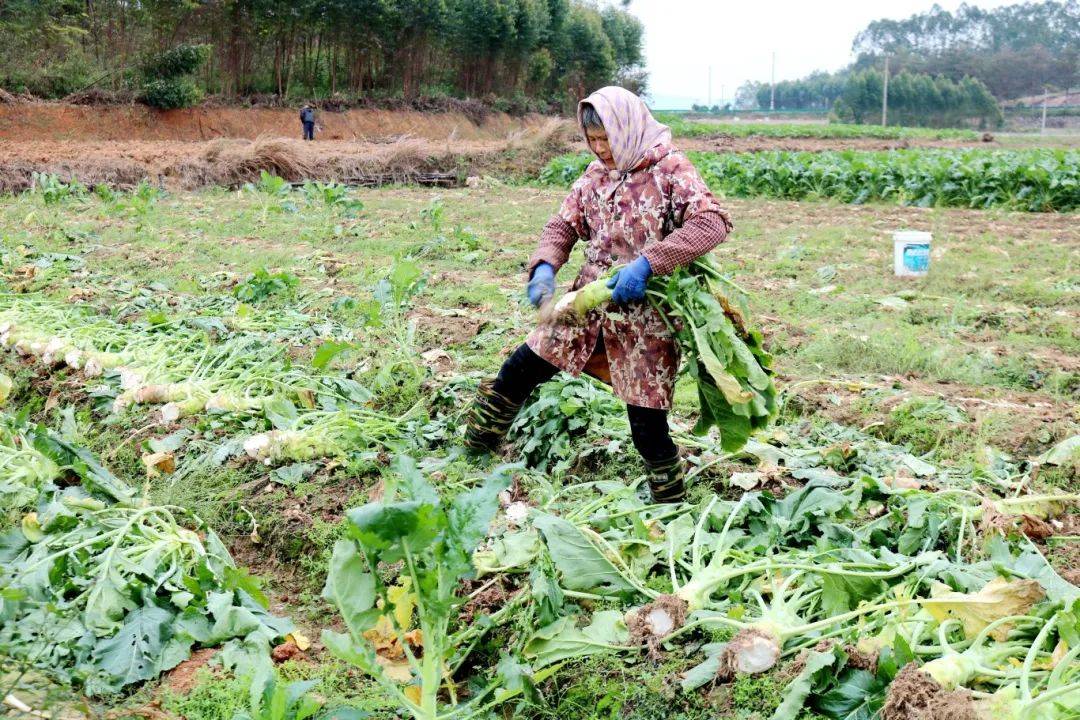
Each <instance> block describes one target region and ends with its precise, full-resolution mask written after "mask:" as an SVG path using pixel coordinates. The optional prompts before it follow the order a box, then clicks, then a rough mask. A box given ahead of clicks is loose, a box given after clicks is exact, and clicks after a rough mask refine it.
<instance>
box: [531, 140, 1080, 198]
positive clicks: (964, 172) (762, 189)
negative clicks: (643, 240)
mask: <svg viewBox="0 0 1080 720" xmlns="http://www.w3.org/2000/svg"><path fill="white" fill-rule="evenodd" d="M689 155H690V158H691V160H693V162H694V164H695V165H696V166H697V168H698V170H699V171H700V172H701V174H702V176H703V177H704V178H705V180H706V182H707V183H708V184H709V187H710V188H712V190H713V191H714V192H716V193H718V194H720V195H722V196H725V197H764V198H779V199H785V200H836V201H838V202H845V203H871V202H885V203H895V204H898V205H914V206H917V207H968V208H984V209H989V208H1002V209H1007V210H1022V211H1027V212H1067V211H1070V210H1075V209H1077V208H1080V152H1078V151H1076V150H1046V149H1039V150H937V149H911V150H890V151H886V152H866V151H857V150H844V151H838V152H760V153H746V154H719V153H697V152H691V153H689ZM589 162H591V156H589V155H585V154H581V155H565V156H562V157H559V158H556V159H554V160H552V161H551V162H550V163H549V164H548V166H547V167H546V168H544V170H543V172H541V174H540V180H541V182H545V183H551V184H564V185H569V184H570V183H571V182H573V180H575V179H576V178H577V177H578V176H579V175H580V174H581V172H582V171H583V170H584V168H585V166H587V165H588V164H589Z"/></svg>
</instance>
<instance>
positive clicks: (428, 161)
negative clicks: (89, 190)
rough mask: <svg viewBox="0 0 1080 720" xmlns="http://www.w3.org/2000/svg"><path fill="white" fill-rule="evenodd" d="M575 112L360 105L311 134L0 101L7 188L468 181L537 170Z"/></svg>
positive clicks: (284, 115) (273, 112) (238, 117)
mask: <svg viewBox="0 0 1080 720" xmlns="http://www.w3.org/2000/svg"><path fill="white" fill-rule="evenodd" d="M574 134H575V133H574V129H573V125H572V123H571V122H570V121H568V120H565V119H560V118H551V117H543V116H540V115H532V116H528V117H524V118H514V117H511V116H509V115H505V114H502V113H490V114H489V115H487V116H486V117H485V118H484V120H483V121H480V122H476V121H474V120H472V119H470V118H469V117H467V116H466V115H464V114H462V113H457V112H435V113H422V112H415V111H411V110H398V111H388V110H370V109H362V110H360V109H356V110H347V111H344V112H320V113H319V115H318V131H317V134H316V142H309V143H305V142H303V141H301V140H300V139H299V135H300V123H299V120H298V118H297V114H296V112H294V111H293V110H291V109H278V108H221V107H217V108H214V107H201V108H192V109H188V110H171V111H158V110H152V109H150V108H147V107H144V106H141V105H113V106H83V105H70V104H63V103H43V102H33V103H28V102H16V103H13V104H2V103H0V193H2V192H18V191H21V190H24V189H26V188H27V187H29V185H30V184H31V182H32V178H33V173H35V172H38V173H53V174H56V175H58V176H59V177H60V178H61V179H64V180H70V179H72V178H78V179H79V180H80V181H81V182H83V183H84V184H86V185H95V184H99V183H103V184H108V185H110V186H113V187H117V188H122V189H126V188H130V187H132V186H134V185H137V184H138V183H139V182H141V181H143V180H146V181H148V182H152V183H154V184H157V185H161V186H163V187H168V188H170V189H175V190H189V189H195V188H198V187H202V186H206V185H226V186H230V187H235V186H237V185H240V184H242V183H244V182H248V181H250V180H253V179H257V178H258V177H259V172H260V171H261V170H267V171H269V172H273V173H275V174H277V175H280V176H281V177H284V178H285V179H287V180H291V181H300V180H306V179H319V180H337V181H343V182H350V183H356V184H384V183H387V182H421V183H426V184H442V185H461V184H463V183H464V181H465V180H466V178H467V177H468V176H470V175H483V174H499V175H526V174H527V175H533V174H535V173H536V172H538V171H539V169H540V168H541V167H543V165H544V164H545V163H546V162H547V161H548V160H549V159H550V158H551V157H553V156H554V155H556V154H558V153H561V152H565V151H567V150H569V149H570V144H569V143H570V141H571V139H572V138H573V136H574Z"/></svg>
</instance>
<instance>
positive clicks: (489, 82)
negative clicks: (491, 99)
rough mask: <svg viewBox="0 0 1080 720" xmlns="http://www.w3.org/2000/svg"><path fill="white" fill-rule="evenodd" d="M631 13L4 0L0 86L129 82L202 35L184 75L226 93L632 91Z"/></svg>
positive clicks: (575, 2) (435, 2)
mask: <svg viewBox="0 0 1080 720" xmlns="http://www.w3.org/2000/svg"><path fill="white" fill-rule="evenodd" d="M642 34H643V33H642V27H641V23H640V22H639V21H638V20H637V19H636V18H634V17H633V16H632V15H630V14H629V13H628V12H626V11H625V10H624V9H622V8H621V7H617V6H603V7H596V6H594V5H592V4H590V3H586V2H581V1H580V0H207V1H205V2H191V0H148V1H147V2H140V3H131V2H126V1H125V0H86V1H85V2H81V1H74V0H4V1H3V2H0V88H4V89H6V90H8V91H10V92H15V93H20V92H29V93H31V94H33V95H36V96H39V97H46V98H49V97H64V96H67V95H69V94H71V93H75V92H79V91H82V90H85V89H87V88H90V87H97V88H102V89H105V90H110V91H113V92H117V93H123V92H129V91H134V90H137V86H138V84H139V83H140V82H142V81H143V78H144V76H145V73H144V70H145V68H146V66H147V61H148V58H151V57H153V56H157V55H160V54H161V53H167V52H168V51H169V50H171V49H173V48H175V47H177V46H181V45H183V46H192V47H197V46H200V45H208V46H209V48H208V54H207V58H206V61H205V62H202V63H199V68H198V70H197V75H196V77H194V78H192V81H193V82H194V83H195V84H196V85H197V86H198V88H199V89H200V90H201V91H203V92H205V93H209V94H219V95H223V96H225V97H227V98H237V97H250V96H258V95H276V96H278V97H328V96H332V95H335V94H343V95H349V94H352V95H356V94H359V93H364V94H366V95H369V96H379V95H387V96H394V95H403V96H404V97H406V98H413V97H416V96H420V95H424V96H440V95H452V96H470V97H485V96H499V97H504V98H511V97H517V98H518V99H523V98H535V99H539V100H542V101H545V102H548V101H560V100H563V99H565V98H567V97H571V98H574V99H576V98H578V97H581V96H583V95H585V94H586V92H585V91H586V88H593V87H597V86H600V85H605V84H610V83H612V82H619V83H621V84H624V85H627V86H628V87H633V88H635V89H638V90H643V89H644V82H645V73H644V71H643V70H642V67H641V66H642V62H643V55H642Z"/></svg>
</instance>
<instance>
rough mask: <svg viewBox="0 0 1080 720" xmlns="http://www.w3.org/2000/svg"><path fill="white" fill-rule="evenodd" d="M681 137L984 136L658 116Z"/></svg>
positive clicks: (938, 130)
mask: <svg viewBox="0 0 1080 720" xmlns="http://www.w3.org/2000/svg"><path fill="white" fill-rule="evenodd" d="M658 119H659V120H660V121H661V122H663V123H664V124H665V125H667V126H669V127H670V128H671V131H672V132H673V133H674V134H675V135H676V136H678V137H716V136H718V135H731V136H733V137H751V136H758V137H776V138H828V139H847V138H878V139H885V140H962V141H967V142H974V141H977V140H979V138H980V135H981V133H977V132H975V131H974V130H962V129H956V128H914V127H900V126H886V127H882V126H880V125H849V124H844V123H827V124H825V123H805V122H801V123H792V122H775V123H773V122H722V121H719V120H712V119H706V120H687V119H686V118H684V117H682V116H680V115H676V114H674V113H666V114H661V115H659V116H658Z"/></svg>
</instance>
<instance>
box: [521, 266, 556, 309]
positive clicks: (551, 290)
mask: <svg viewBox="0 0 1080 720" xmlns="http://www.w3.org/2000/svg"><path fill="white" fill-rule="evenodd" d="M525 293H526V294H527V295H528V296H529V302H531V303H532V304H533V307H540V306H541V305H543V304H544V303H545V302H547V301H548V300H550V299H551V298H552V297H554V296H555V268H554V267H553V266H552V265H551V264H550V263H546V262H542V263H540V264H539V265H537V266H536V267H535V268H533V271H532V276H531V277H530V278H529V284H528V286H527V287H526V288H525Z"/></svg>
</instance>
